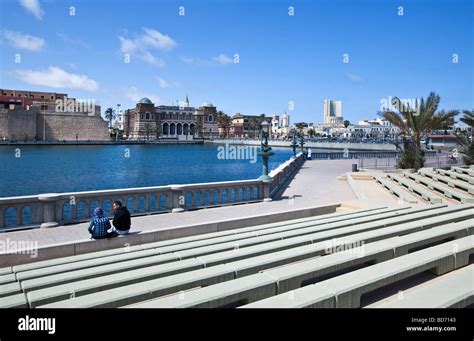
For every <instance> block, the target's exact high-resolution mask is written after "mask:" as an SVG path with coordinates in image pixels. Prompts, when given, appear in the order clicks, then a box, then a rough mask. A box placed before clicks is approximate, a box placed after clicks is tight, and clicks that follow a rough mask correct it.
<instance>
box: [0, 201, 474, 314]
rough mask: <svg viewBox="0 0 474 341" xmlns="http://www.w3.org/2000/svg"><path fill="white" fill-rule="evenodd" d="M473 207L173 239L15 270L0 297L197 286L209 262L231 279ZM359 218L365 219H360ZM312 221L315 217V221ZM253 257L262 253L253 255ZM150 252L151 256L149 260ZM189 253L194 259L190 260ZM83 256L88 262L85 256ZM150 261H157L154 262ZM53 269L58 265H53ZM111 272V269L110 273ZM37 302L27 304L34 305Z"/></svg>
mask: <svg viewBox="0 0 474 341" xmlns="http://www.w3.org/2000/svg"><path fill="white" fill-rule="evenodd" d="M473 208H474V206H472V205H459V206H454V207H448V208H446V207H445V205H439V206H436V205H433V206H430V207H427V208H424V209H410V210H403V211H394V212H396V214H395V215H394V216H393V215H391V216H387V213H385V212H384V211H383V210H382V211H381V212H379V214H378V215H376V216H372V215H370V216H366V217H360V216H358V218H355V219H346V221H337V222H331V220H328V219H329V218H328V219H326V220H323V221H324V222H325V224H322V225H317V226H310V227H305V228H301V229H293V227H294V226H293V227H291V228H290V230H289V231H285V230H284V229H283V227H277V228H274V229H267V230H268V231H261V232H264V233H265V234H266V233H268V235H264V236H263V237H264V238H262V236H257V237H252V238H246V239H244V240H242V241H240V242H239V243H238V244H237V246H238V247H237V248H235V245H236V244H235V241H232V242H230V243H218V244H215V245H206V246H203V247H195V246H196V245H195V244H194V243H195V242H191V243H189V244H190V245H191V246H194V248H187V247H185V248H184V249H183V245H182V244H183V243H180V244H176V247H177V248H176V249H174V251H173V250H169V251H171V252H170V253H166V254H157V255H155V256H146V257H138V258H132V259H129V260H123V261H120V262H116V263H114V262H109V263H108V264H103V265H101V266H93V265H91V264H89V265H88V267H87V268H79V269H76V270H74V271H71V269H67V266H66V267H64V268H63V269H61V270H60V271H59V272H54V271H53V273H50V272H49V271H50V270H51V268H55V267H57V266H58V265H54V266H52V267H44V268H40V269H37V270H29V271H24V272H19V273H16V274H15V275H16V276H17V278H18V279H20V281H21V283H18V282H15V283H9V284H14V286H12V285H10V286H9V284H6V285H0V296H2V297H8V296H11V295H14V294H18V293H21V291H22V290H23V291H24V292H28V296H27V297H28V298H31V300H30V301H31V302H30V304H31V303H32V302H36V303H38V304H43V303H47V302H54V301H57V300H61V299H62V300H64V299H65V298H69V297H71V295H72V296H75V297H76V299H77V298H78V296H81V295H84V294H88V293H91V292H96V291H99V290H106V291H107V289H110V288H115V287H117V286H123V285H127V284H131V283H139V282H140V281H145V280H149V279H156V278H163V279H170V278H177V279H178V283H179V279H180V278H181V280H182V281H184V279H185V278H189V277H186V276H184V275H185V273H188V274H189V273H192V272H196V271H198V273H197V277H198V278H201V282H200V283H198V284H199V286H200V285H209V284H203V283H209V282H212V281H213V280H215V278H213V277H212V276H211V278H204V277H202V273H200V272H199V271H204V270H205V271H209V269H211V268H212V267H214V266H218V265H220V264H223V263H225V264H227V265H229V264H231V263H232V266H233V268H232V270H231V271H230V275H231V276H232V278H235V277H239V276H240V277H241V276H245V275H246V274H252V273H255V272H256V271H261V270H263V269H265V268H268V267H274V266H278V265H284V264H286V263H288V262H294V261H298V260H301V259H305V258H311V257H314V256H317V255H323V254H325V250H324V247H323V245H322V244H318V243H319V242H323V241H325V240H328V239H332V238H341V237H344V239H351V238H356V235H357V234H358V235H359V237H360V238H362V241H365V242H370V241H373V240H378V239H383V238H388V237H391V236H395V235H404V234H407V233H412V232H415V231H419V230H422V229H425V228H432V227H435V226H438V225H441V224H448V223H451V222H458V221H463V220H464V221H465V220H466V219H470V218H473V217H474V210H473ZM394 212H392V213H394ZM378 217H384V219H380V220H378V219H377V218H378ZM346 218H348V217H346ZM352 218H353V217H352ZM364 221H369V222H365V223H364ZM317 223H320V222H319V221H318V222H317ZM255 228H256V229H257V230H258V228H259V227H258V226H257V227H255ZM281 231H283V232H281ZM269 232H274V233H269ZM231 237H232V236H231ZM268 237H271V238H268ZM259 238H260V239H259ZM212 240H214V241H217V240H219V239H214V238H213V239H212ZM188 246H189V245H188ZM301 246H307V247H308V248H307V249H305V250H303V249H299V250H296V249H297V248H298V247H301ZM311 246H313V249H310V248H309V247H311ZM318 247H319V249H318ZM282 250H286V251H288V254H277V253H278V252H279V251H282ZM142 251H147V250H142ZM148 251H149V250H148ZM139 252H140V251H137V252H135V256H139V255H140V253H139ZM165 256H166V257H172V258H170V259H169V261H163V259H164V257H165ZM257 256H264V257H262V258H260V259H256V257H257ZM277 256H278V257H277ZM154 257H155V258H156V259H153V258H154ZM160 257H161V258H160ZM194 257H197V258H195V259H193V258H194ZM111 259H112V258H111ZM87 261H90V259H89V260H87ZM239 261H240V262H239ZM153 262H157V263H156V264H155V263H153ZM229 262H230V263H229ZM76 263H77V262H73V263H70V264H68V266H74V265H75V264H76ZM65 265H67V264H60V265H59V266H65ZM101 267H102V268H101ZM204 267H207V268H204ZM193 269H199V270H193ZM55 270H58V269H57V268H56V269H55ZM31 271H46V273H47V275H45V276H42V275H41V276H37V275H38V274H37V273H36V274H35V275H34V276H33V277H28V276H26V274H27V273H28V272H31ZM111 272H113V273H112V274H111ZM7 275H8V274H7ZM220 275H222V274H220ZM220 275H219V276H220ZM22 276H24V277H22ZM174 276H178V277H174ZM179 276H181V277H179ZM183 276H184V277H183ZM20 277H21V278H20ZM85 278H89V279H85ZM160 283H161V284H162V291H161V292H160V295H161V293H163V292H166V290H168V291H170V293H173V290H176V288H177V287H176V286H173V285H174V284H175V283H171V284H170V283H163V282H160ZM20 284H21V286H20ZM192 284H193V285H196V283H194V282H192ZM189 285H190V284H189V283H187V282H183V283H182V284H181V287H178V288H180V289H179V290H187V289H189V287H188V286H189ZM40 288H43V289H40ZM173 288H174V289H173ZM6 289H7V290H6ZM36 303H33V304H31V305H32V306H33V305H34V304H36ZM114 304H115V303H114ZM0 306H2V301H1V300H0Z"/></svg>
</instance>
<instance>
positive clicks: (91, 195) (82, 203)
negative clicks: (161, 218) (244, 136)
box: [0, 153, 304, 231]
mask: <svg viewBox="0 0 474 341" xmlns="http://www.w3.org/2000/svg"><path fill="white" fill-rule="evenodd" d="M303 162H304V159H303V155H302V154H301V153H300V154H298V155H297V157H296V158H292V159H290V160H288V161H286V162H285V163H283V164H282V165H280V166H279V167H278V168H277V169H275V170H273V171H272V172H271V173H270V176H271V177H272V180H271V181H262V180H259V179H256V180H238V181H222V182H209V183H197V184H180V185H168V186H155V187H141V188H125V189H113V190H99V191H87V192H70V193H46V194H40V195H29V196H20V197H8V198H0V231H2V230H3V231H7V230H12V229H17V228H19V229H23V228H36V227H42V228H48V227H56V226H59V225H66V224H74V223H79V222H84V221H87V220H88V219H90V217H91V215H92V213H93V211H94V209H95V208H96V207H102V209H103V210H104V213H105V215H107V216H110V217H111V216H112V215H113V213H112V203H113V201H115V200H120V201H121V202H122V204H123V205H124V206H127V207H128V209H129V211H130V213H131V214H132V216H137V215H146V214H155V213H165V212H182V211H185V210H195V209H201V208H208V207H219V206H226V205H235V204H242V203H251V202H260V201H271V198H272V197H273V196H274V195H275V193H277V192H278V189H280V188H281V187H282V186H285V185H286V183H287V180H288V179H289V178H290V177H291V176H292V175H293V174H294V172H295V171H296V170H298V169H299V167H301V165H302V163H303Z"/></svg>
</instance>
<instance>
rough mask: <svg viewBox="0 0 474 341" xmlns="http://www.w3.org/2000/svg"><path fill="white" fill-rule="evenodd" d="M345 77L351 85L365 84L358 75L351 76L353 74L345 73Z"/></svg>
mask: <svg viewBox="0 0 474 341" xmlns="http://www.w3.org/2000/svg"><path fill="white" fill-rule="evenodd" d="M346 77H347V78H348V79H349V80H350V81H351V82H352V83H365V79H364V78H362V77H361V76H359V75H356V74H353V73H347V74H346Z"/></svg>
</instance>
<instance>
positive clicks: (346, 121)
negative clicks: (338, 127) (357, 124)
mask: <svg viewBox="0 0 474 341" xmlns="http://www.w3.org/2000/svg"><path fill="white" fill-rule="evenodd" d="M350 125H351V122H349V121H348V120H345V121H344V127H346V128H347V127H348V126H350Z"/></svg>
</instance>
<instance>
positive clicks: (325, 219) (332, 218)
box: [0, 207, 408, 274]
mask: <svg viewBox="0 0 474 341" xmlns="http://www.w3.org/2000/svg"><path fill="white" fill-rule="evenodd" d="M404 209H408V207H401V208H395V209H393V208H385V207H380V208H374V209H366V210H359V211H353V212H344V213H337V214H334V213H331V214H324V215H320V216H315V217H308V218H300V219H294V220H288V221H286V222H278V223H270V224H263V225H257V226H251V227H245V228H239V229H234V230H226V231H220V232H213V233H207V234H201V235H197V236H191V237H184V238H177V239H172V240H166V241H160V242H154V243H147V244H142V245H134V246H124V247H123V248H118V249H111V250H105V251H98V252H92V253H86V254H81V255H75V256H69V257H62V258H55V259H50V260H45V261H39V262H34V263H28V264H22V265H17V266H13V268H10V267H8V268H4V269H2V272H0V273H1V274H3V273H11V272H15V273H17V272H23V271H28V270H37V269H40V268H46V267H51V266H56V265H62V264H69V263H76V262H82V261H86V260H91V259H106V257H114V260H116V257H117V256H119V255H122V254H128V255H131V254H132V253H133V252H139V251H142V252H143V251H145V250H148V249H157V248H160V247H167V246H173V245H178V244H185V243H190V242H196V241H202V240H211V239H213V238H219V237H225V236H233V235H237V234H242V233H248V232H252V231H263V230H266V229H271V228H276V227H280V226H290V225H292V226H294V227H295V228H297V227H298V226H305V225H299V224H305V223H311V222H314V221H317V222H318V224H325V223H329V222H336V221H344V220H347V219H350V218H357V217H364V216H371V215H375V214H378V213H390V212H397V211H400V210H404ZM145 253H146V251H145ZM151 254H153V253H152V252H151V253H150V255H151ZM137 256H138V254H137ZM120 257H122V256H120ZM126 258H127V256H123V258H122V259H126Z"/></svg>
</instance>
